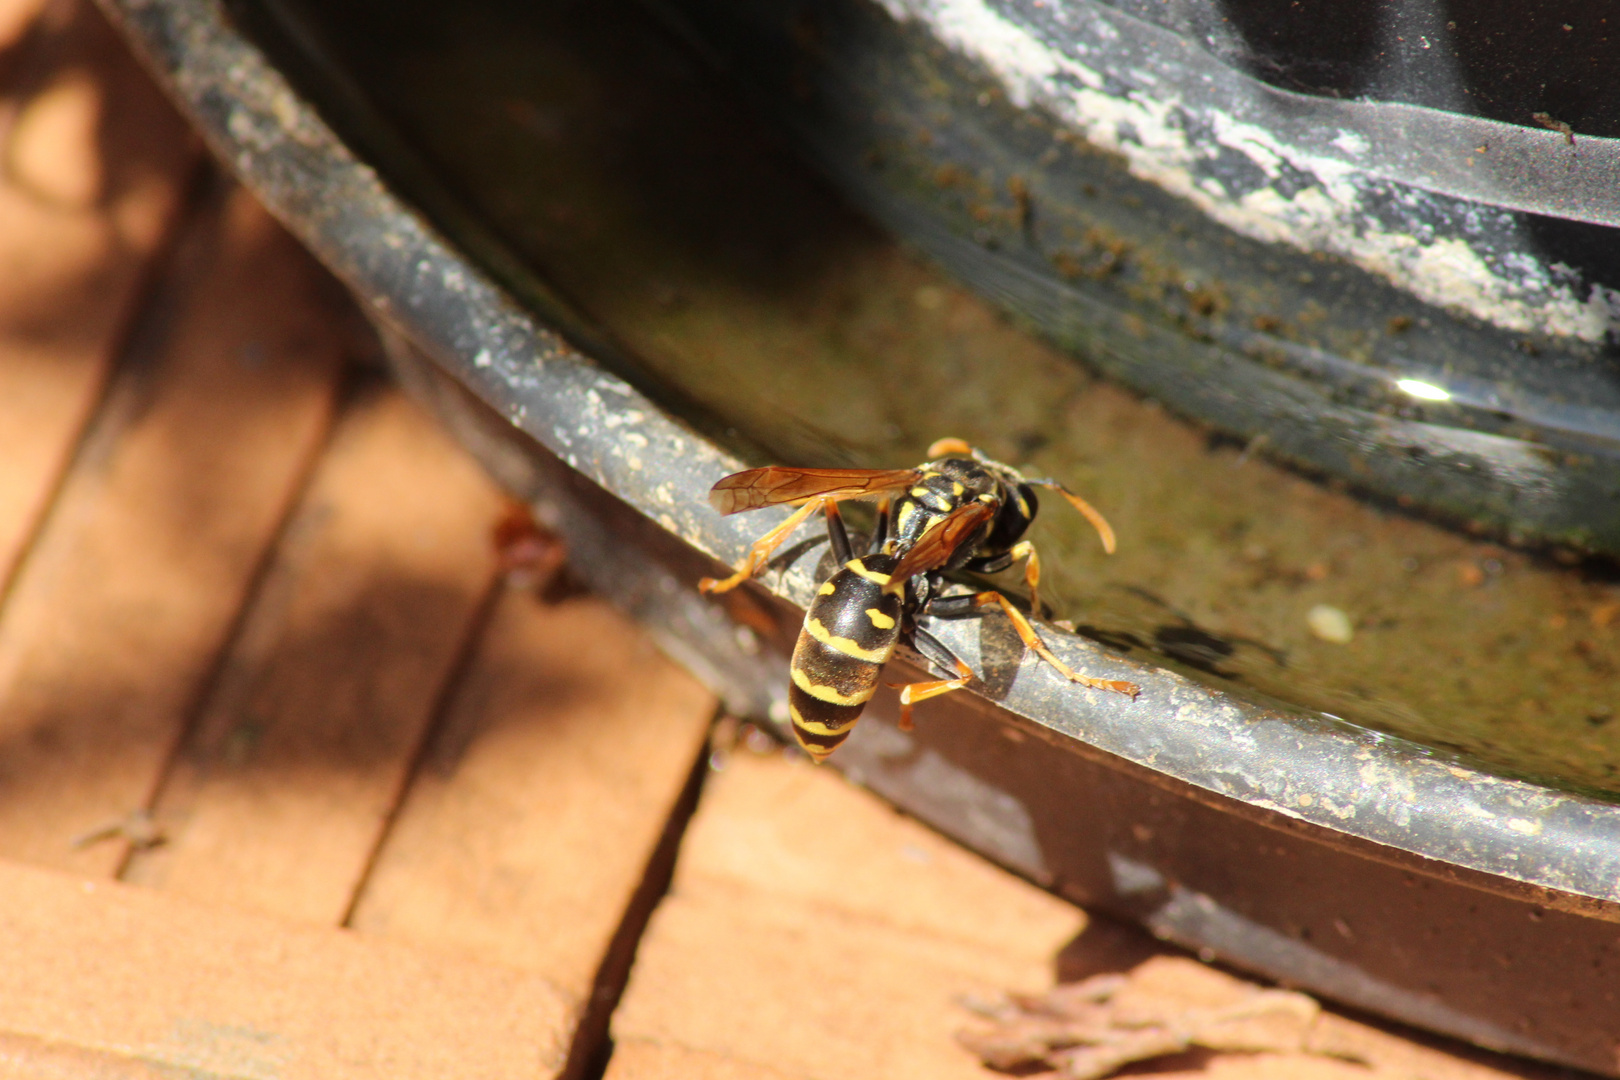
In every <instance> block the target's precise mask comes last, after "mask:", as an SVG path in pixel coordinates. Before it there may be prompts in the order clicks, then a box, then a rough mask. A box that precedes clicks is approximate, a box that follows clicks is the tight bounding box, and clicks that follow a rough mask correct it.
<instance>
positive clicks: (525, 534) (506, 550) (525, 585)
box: [490, 499, 568, 597]
mask: <svg viewBox="0 0 1620 1080" xmlns="http://www.w3.org/2000/svg"><path fill="white" fill-rule="evenodd" d="M490 539H491V541H492V542H493V543H494V545H495V557H496V560H497V565H498V566H499V568H500V571H501V573H502V574H504V575H505V576H506V580H507V583H508V584H510V585H511V586H512V587H513V588H515V589H533V590H534V591H535V592H537V593H539V594H541V595H542V596H546V597H549V596H550V595H551V594H552V593H553V592H555V591H557V590H558V589H559V588H560V586H561V584H562V579H563V577H564V572H565V570H566V567H567V564H568V545H567V544H565V543H564V542H563V539H562V537H560V536H558V535H557V534H556V533H554V532H552V531H551V530H550V529H547V528H545V527H544V526H543V525H541V524H540V523H539V522H537V521H535V520H534V516H533V515H532V514H530V513H529V508H528V507H527V506H524V505H523V504H522V503H520V502H518V501H516V500H515V499H514V500H512V501H510V502H508V503H507V505H506V510H505V512H503V513H502V514H501V517H500V519H499V520H498V521H496V522H495V526H494V528H493V529H492V530H491V538H490Z"/></svg>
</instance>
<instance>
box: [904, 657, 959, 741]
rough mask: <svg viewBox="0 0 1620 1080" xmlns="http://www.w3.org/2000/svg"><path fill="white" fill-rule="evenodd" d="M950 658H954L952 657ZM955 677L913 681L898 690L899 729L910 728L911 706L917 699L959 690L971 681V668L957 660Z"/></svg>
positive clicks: (926, 698) (925, 699)
mask: <svg viewBox="0 0 1620 1080" xmlns="http://www.w3.org/2000/svg"><path fill="white" fill-rule="evenodd" d="M952 659H955V658H954V657H953V658H952ZM955 667H956V678H954V679H935V680H933V681H931V682H914V683H911V684H910V685H908V686H906V687H904V688H903V689H902V690H901V691H900V730H901V731H910V730H911V707H912V706H913V705H915V704H917V702H919V701H927V700H928V699H929V698H931V697H939V695H941V694H948V693H950V692H951V691H952V690H960V689H962V687H964V686H966V685H967V684H968V683H970V682H972V681H973V669H972V668H970V667H968V666H967V665H966V664H964V663H963V662H962V661H961V660H957V661H956V664H955Z"/></svg>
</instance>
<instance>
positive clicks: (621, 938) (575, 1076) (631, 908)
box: [558, 708, 724, 1080]
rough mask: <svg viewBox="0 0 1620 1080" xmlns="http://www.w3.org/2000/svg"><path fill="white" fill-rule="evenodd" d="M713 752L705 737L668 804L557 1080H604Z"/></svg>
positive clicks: (714, 721) (717, 718)
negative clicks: (634, 973) (617, 1024)
mask: <svg viewBox="0 0 1620 1080" xmlns="http://www.w3.org/2000/svg"><path fill="white" fill-rule="evenodd" d="M722 715H724V710H723V709H720V708H717V709H716V710H715V714H714V716H713V717H712V718H711V719H710V721H709V731H710V733H711V735H712V733H713V732H714V729H715V726H716V725H717V724H718V723H719V722H720V718H721V716H722ZM711 754H712V750H711V743H710V742H709V741H708V740H705V741H704V743H703V745H701V746H700V747H698V754H697V760H695V761H693V762H692V771H691V773H690V775H688V776H687V778H686V786H685V787H683V788H682V789H681V794H680V797H679V798H677V799H676V800H675V804H674V805H673V806H672V807H671V808H670V814H669V818H668V819H667V820H666V821H665V822H664V831H663V832H662V833H661V834H660V835H659V837H658V844H657V846H656V847H654V848H653V853H652V857H651V858H649V859H648V860H647V869H646V872H645V873H644V874H643V875H642V878H641V882H640V884H638V885H637V886H636V889H635V891H634V892H633V893H631V894H630V902H629V904H627V905H626V906H625V911H624V918H623V919H622V920H620V922H619V928H618V930H616V931H615V932H614V934H613V938H612V940H611V941H609V942H608V947H607V951H606V952H605V953H604V954H603V956H602V963H601V966H600V967H598V968H597V969H596V977H595V978H594V979H593V980H592V982H591V996H590V998H589V999H588V1000H587V1001H586V1002H585V1008H584V1010H583V1011H582V1012H581V1014H580V1018H579V1026H578V1027H577V1028H575V1029H574V1038H573V1042H572V1043H571V1044H570V1045H569V1048H568V1061H567V1063H566V1064H565V1065H564V1066H563V1071H562V1072H561V1074H559V1076H558V1080H602V1077H603V1076H604V1075H606V1073H607V1067H608V1062H609V1061H611V1060H612V1058H613V1039H612V1037H611V1035H610V1030H611V1028H612V1023H613V1011H614V1010H615V1009H617V1008H618V1007H619V999H620V998H621V997H623V996H624V988H625V986H626V985H628V984H629V982H630V969H631V968H632V967H634V966H635V962H636V949H637V948H639V947H640V945H641V938H642V935H643V934H645V933H646V932H647V924H648V923H649V922H650V921H651V920H652V916H653V912H654V911H656V910H658V905H659V904H661V903H662V902H663V900H664V897H665V896H666V895H668V893H669V887H670V884H671V883H672V882H673V881H674V880H675V863H676V860H677V859H678V858H679V857H680V851H681V841H682V840H684V839H685V838H686V827H687V826H688V825H690V824H691V822H692V815H693V814H695V813H697V807H698V801H699V800H700V799H701V798H702V797H703V784H704V781H705V780H706V779H707V778H708V775H709V760H710V757H711Z"/></svg>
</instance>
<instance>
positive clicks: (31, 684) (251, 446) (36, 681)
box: [0, 184, 352, 876]
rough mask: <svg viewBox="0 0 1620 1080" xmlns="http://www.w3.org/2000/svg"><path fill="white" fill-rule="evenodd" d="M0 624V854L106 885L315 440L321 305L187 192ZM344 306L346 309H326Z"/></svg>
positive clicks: (312, 277) (218, 193)
mask: <svg viewBox="0 0 1620 1080" xmlns="http://www.w3.org/2000/svg"><path fill="white" fill-rule="evenodd" d="M205 188H206V192H205V198H204V199H203V200H202V204H203V210H202V212H201V213H199V214H196V215H194V216H193V217H192V219H191V220H190V221H189V222H188V226H187V229H185V230H184V231H183V232H184V235H183V236H182V238H181V239H180V241H179V243H178V245H177V248H176V251H175V255H174V258H173V259H172V260H171V265H170V272H169V273H168V275H167V276H166V278H165V279H164V280H163V281H162V282H161V283H160V284H159V286H158V287H157V289H156V290H155V291H154V295H153V298H152V301H151V302H149V303H148V304H147V305H146V306H145V308H144V309H143V320H142V322H141V325H140V326H139V327H137V328H136V330H135V332H134V334H133V335H132V338H131V343H130V346H129V348H127V349H126V350H125V353H124V356H123V357H122V362H121V364H120V365H119V370H118V375H117V377H116V378H115V379H114V380H112V382H111V384H110V388H109V395H108V398H107V401H106V404H105V406H104V407H103V408H102V409H101V410H100V412H99V414H98V415H97V416H96V419H95V422H94V423H93V424H92V425H91V427H90V429H89V430H87V432H86V434H85V436H84V438H82V439H81V440H80V442H79V445H78V447H77V448H76V453H75V455H74V459H73V465H72V468H71V469H70V470H69V471H68V473H67V475H66V477H65V479H64V481H63V484H62V487H61V490H60V492H59V493H58V494H57V496H56V500H55V505H54V507H53V510H52V513H51V515H50V516H49V517H48V518H47V519H46V520H45V522H44V523H43V525H42V526H41V532H40V534H39V537H38V538H37V539H36V540H35V542H34V545H33V548H32V550H31V552H30V555H29V559H28V561H27V564H26V566H25V567H24V568H23V570H22V572H21V574H20V575H19V577H18V578H17V580H16V581H15V583H14V584H13V585H12V591H11V594H10V597H9V600H8V603H7V604H6V607H5V610H4V612H3V615H4V618H3V619H0V740H3V745H4V746H5V748H6V753H5V754H4V755H3V756H0V800H3V813H0V853H3V854H5V855H7V856H9V857H12V858H20V859H25V860H30V861H34V862H36V863H40V864H43V865H50V866H57V867H61V868H63V869H72V870H75V871H78V872H81V873H86V874H90V875H92V876H97V875H103V874H110V873H111V872H112V871H113V869H114V868H115V867H116V866H117V865H118V864H119V863H121V862H122V861H123V859H124V856H125V852H124V850H123V848H122V847H120V846H118V845H116V844H114V843H108V842H102V843H98V844H88V843H84V842H75V839H74V838H75V837H79V838H83V839H88V835H87V830H93V835H94V836H96V837H98V838H106V837H114V836H116V835H117V833H116V831H115V830H114V829H112V828H111V827H112V826H114V825H115V824H116V823H117V822H121V821H124V820H126V819H127V818H128V817H129V815H130V814H131V812H132V811H135V810H137V809H138V808H140V807H141V806H142V805H143V803H144V802H145V800H146V799H147V798H148V797H149V795H150V793H151V790H152V787H153V785H154V784H155V783H156V779H157V774H158V772H159V770H160V768H161V767H162V765H163V763H164V762H165V761H166V760H167V759H168V758H169V756H170V755H171V753H172V748H173V740H174V739H175V738H176V737H177V733H178V731H179V729H180V727H181V725H182V723H183V719H184V715H185V712H186V710H187V708H188V706H190V705H191V704H192V703H193V702H194V701H195V698H196V694H197V687H198V684H199V683H201V682H202V681H204V680H205V678H206V677H207V676H208V674H209V673H210V671H211V670H212V667H213V666H214V661H215V659H216V657H217V655H218V650H219V648H220V643H221V638H222V637H224V636H225V634H226V632H227V630H228V628H229V627H230V626H231V624H232V622H233V621H234V619H235V618H236V616H237V613H238V610H239V608H240V607H241V605H242V597H243V594H244V592H245V590H246V589H247V587H248V585H249V583H250V581H251V579H252V575H253V573H254V570H255V568H256V567H258V566H259V565H260V561H261V559H262V558H263V554H264V549H265V547H266V546H267V545H268V544H269V542H270V540H271V539H272V534H273V532H274V530H275V528H276V524H277V523H278V522H280V521H281V520H283V518H284V517H285V515H286V512H287V507H288V505H289V503H290V502H291V501H292V495H293V491H292V490H290V489H295V488H296V487H297V486H298V483H299V481H300V477H301V473H302V472H303V471H304V470H306V469H307V465H308V458H309V453H310V446H311V445H312V444H316V445H318V444H319V443H320V442H321V441H322V437H323V433H324V432H326V431H327V430H328V428H329V425H330V423H331V415H332V412H333V409H334V405H335V401H336V397H337V392H338V391H337V388H338V386H339V383H340V376H341V372H342V371H343V370H344V368H345V366H346V365H345V361H346V360H348V359H351V358H352V357H350V356H348V355H346V353H345V351H344V349H343V346H342V341H341V340H340V339H339V338H337V337H334V336H333V335H331V334H330V333H329V332H328V330H329V328H330V327H331V326H332V325H333V322H332V315H333V313H334V312H337V311H340V310H346V307H340V306H339V304H338V300H339V295H340V294H339V292H338V289H339V287H338V286H337V285H336V283H335V282H333V281H332V279H331V278H330V277H329V276H328V275H326V274H325V272H324V271H321V270H319V269H318V268H317V267H316V266H315V264H314V263H313V262H312V261H311V260H310V259H309V257H308V255H307V254H305V253H304V252H303V251H302V250H301V249H299V248H297V247H296V245H295V244H294V242H293V241H292V239H291V238H290V237H288V236H287V234H286V233H285V232H284V231H283V230H281V229H280V227H279V226H277V225H275V223H274V222H273V221H271V219H270V218H269V217H268V216H267V215H265V213H264V212H263V210H262V209H260V208H259V207H258V206H257V205H256V204H255V203H254V202H253V201H252V200H251V198H250V197H249V196H247V194H246V193H245V192H243V191H242V190H241V189H239V188H235V187H229V188H225V187H224V186H223V185H220V184H206V185H205ZM344 302H345V304H346V303H347V300H346V298H344Z"/></svg>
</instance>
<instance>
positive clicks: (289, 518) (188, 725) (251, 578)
mask: <svg viewBox="0 0 1620 1080" xmlns="http://www.w3.org/2000/svg"><path fill="white" fill-rule="evenodd" d="M365 381H366V377H365V374H364V372H362V371H359V370H356V369H354V368H352V367H351V368H350V369H349V370H347V371H345V372H344V373H343V375H342V376H341V378H340V381H339V383H338V390H337V395H336V397H337V400H336V402H335V403H334V407H333V409H332V411H331V413H330V414H329V415H328V416H327V420H326V426H325V428H324V429H323V430H321V431H320V433H319V434H318V435H317V436H316V438H315V439H314V440H313V441H312V442H311V444H310V446H309V448H308V453H307V454H306V455H305V458H304V460H303V462H302V463H301V464H299V466H298V467H297V473H296V477H295V479H294V480H293V482H292V484H291V485H290V491H289V494H288V498H287V501H286V503H285V505H283V506H282V508H281V516H280V517H279V518H278V519H277V520H276V524H275V528H274V530H273V532H272V535H271V538H270V542H269V543H268V544H266V545H265V547H264V550H263V551H261V552H260V553H259V559H258V561H257V562H256V563H255V564H254V566H253V569H252V571H251V572H250V573H249V575H248V584H247V588H246V589H245V590H244V591H243V595H242V603H241V604H240V605H239V606H238V607H237V609H236V612H235V613H234V614H233V615H232V616H231V620H230V623H229V624H228V625H227V627H226V630H225V633H224V634H223V635H221V637H220V641H219V647H218V648H217V649H215V650H214V655H213V657H212V659H210V661H209V663H208V671H207V674H205V675H204V676H203V677H202V679H201V680H199V682H198V684H197V690H196V693H195V694H193V695H192V698H191V700H190V701H188V702H187V703H186V705H185V707H184V711H183V713H182V719H181V722H180V728H179V730H178V731H177V732H176V733H175V737H174V741H173V743H171V744H170V746H169V750H168V753H167V754H165V755H164V757H163V763H162V765H161V766H160V767H159V768H158V770H157V772H156V773H155V774H154V777H153V780H152V787H151V790H149V791H148V792H147V793H146V798H145V799H144V800H143V801H142V803H141V809H142V810H144V811H145V812H146V814H147V816H148V817H150V816H151V815H152V814H153V812H154V811H156V809H157V803H158V799H159V798H160V797H161V796H162V794H163V789H164V788H165V787H166V786H167V785H168V783H169V778H170V777H171V776H172V775H173V773H174V770H175V764H176V762H177V761H179V759H180V755H181V753H182V750H183V748H184V747H185V745H186V744H187V743H188V742H190V741H191V739H192V738H193V737H194V736H195V735H196V733H197V729H198V727H199V726H200V725H201V724H202V720H203V716H204V714H205V712H206V710H207V708H208V703H209V701H210V700H211V699H212V698H213V696H214V693H215V691H216V690H218V688H219V684H220V679H221V678H222V676H223V669H224V665H225V658H226V657H228V656H229V655H230V654H231V652H232V650H234V649H235V648H236V647H237V645H238V644H239V643H240V641H241V638H242V632H243V629H244V628H245V627H246V626H247V621H248V615H249V613H250V612H251V611H252V610H253V606H254V603H255V601H257V600H258V598H259V597H260V596H261V595H262V594H263V592H264V585H265V581H266V580H267V579H268V577H269V576H270V569H271V567H273V566H274V565H275V561H276V553H277V552H278V551H280V550H281V546H282V544H283V542H285V540H286V539H287V532H288V530H289V529H290V528H291V527H292V523H293V520H294V518H295V517H296V516H297V514H298V508H299V506H301V505H302V504H303V501H304V497H305V495H307V494H308V492H309V485H310V480H311V478H312V477H313V476H314V475H315V469H316V467H317V466H318V465H319V464H320V461H321V458H322V457H324V456H325V455H326V452H327V450H328V449H329V448H330V447H331V445H332V438H333V435H334V434H335V433H336V431H337V429H338V425H339V424H340V423H341V422H342V419H343V417H344V414H345V413H347V412H348V411H349V409H350V408H351V407H352V406H353V405H354V403H355V401H356V400H357V399H358V397H359V392H360V387H361V386H362V385H363V384H364V383H365ZM120 843H121V844H122V847H123V850H122V851H121V852H120V853H119V857H118V863H117V866H116V868H115V869H114V870H113V872H112V875H111V876H112V877H114V878H116V879H119V880H123V878H124V875H125V874H126V873H127V872H128V870H129V864H130V861H131V860H132V859H133V858H134V857H135V856H136V854H138V853H139V851H140V845H138V844H136V843H134V842H133V840H132V839H131V838H130V837H124V838H123V839H122V840H121V841H120Z"/></svg>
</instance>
